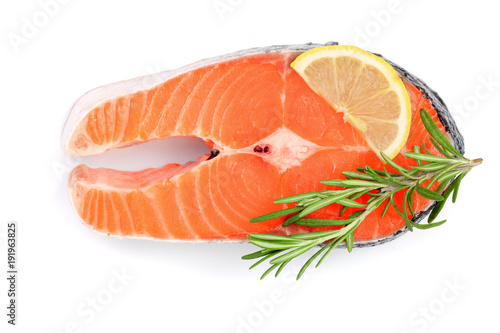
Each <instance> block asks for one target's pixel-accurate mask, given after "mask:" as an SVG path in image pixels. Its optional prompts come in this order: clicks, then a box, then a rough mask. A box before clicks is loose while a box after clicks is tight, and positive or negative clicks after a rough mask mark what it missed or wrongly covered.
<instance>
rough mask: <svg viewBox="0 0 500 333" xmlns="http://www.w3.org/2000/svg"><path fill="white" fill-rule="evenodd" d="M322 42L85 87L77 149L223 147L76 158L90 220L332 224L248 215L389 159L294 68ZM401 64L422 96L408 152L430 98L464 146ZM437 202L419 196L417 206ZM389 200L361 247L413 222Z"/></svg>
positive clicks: (155, 224) (95, 225) (67, 136)
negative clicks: (153, 163)
mask: <svg viewBox="0 0 500 333" xmlns="http://www.w3.org/2000/svg"><path fill="white" fill-rule="evenodd" d="M317 46H321V45H315V44H306V45H295V46H274V47H268V48H259V49H252V50H247V51H241V52H237V53H233V54H230V55H226V56H221V57H217V58H213V59H209V60H204V61H201V62H198V63H196V64H193V65H190V66H187V67H184V68H182V69H179V70H175V71H167V72H163V73H159V74H155V76H154V77H152V78H151V77H149V78H144V77H143V78H136V79H132V80H129V81H123V82H118V83H114V84H110V85H106V86H103V87H100V88H97V89H94V90H92V91H90V92H88V93H86V94H85V95H84V96H82V97H81V98H80V99H79V100H78V101H77V102H76V104H75V105H74V107H73V109H72V110H71V114H70V116H69V119H68V121H67V123H66V125H65V128H64V132H63V137H62V142H63V148H64V150H65V152H66V153H68V154H72V155H93V154H99V153H102V152H104V151H106V150H108V149H113V148H118V147H125V146H128V145H131V144H137V143H141V142H146V141H149V140H155V139H164V138H170V137H176V136H192V137H199V138H202V139H203V140H204V141H205V142H206V144H207V145H208V146H209V147H210V149H211V150H212V153H211V154H210V155H206V156H202V157H200V158H199V159H198V160H197V161H194V162H190V163H187V164H185V165H178V164H169V165H165V166H164V167H161V168H158V169H146V170H142V171H138V172H125V171H116V170H111V169H104V168H99V169H91V168H89V167H87V166H85V165H80V166H78V167H76V168H75V169H74V170H73V171H72V173H71V175H70V179H69V195H70V198H71V202H72V205H73V207H74V209H75V211H76V213H77V215H78V216H79V218H80V219H81V221H82V222H83V223H84V224H85V225H86V226H88V227H89V228H91V229H93V230H94V231H97V232H99V233H103V234H108V235H113V236H120V237H145V238H153V239H159V240H171V241H197V240H204V241H213V240H227V241H240V240H244V239H245V236H246V235H248V234H249V233H253V232H261V233H275V234H290V233H294V232H298V231H302V232H307V231H316V230H322V229H324V228H309V227H300V226H288V227H282V226H281V223H282V222H283V219H284V218H277V219H274V220H271V221H266V222H261V223H249V220H250V219H251V218H253V217H256V216H259V215H262V214H265V213H269V212H272V211H275V210H279V209H282V208H284V207H286V206H285V205H275V204H274V203H273V201H274V200H275V199H277V198H280V197H283V196H288V195H292V194H297V193H302V192H308V191H316V190H321V189H326V188H327V187H326V186H324V185H321V184H320V183H319V182H320V180H323V179H331V178H341V177H342V175H341V172H342V171H354V170H355V169H356V168H358V167H364V166H366V165H367V164H368V165H370V166H371V167H373V168H377V169H379V168H382V167H383V164H382V163H381V161H380V160H379V158H378V157H377V156H376V155H375V153H373V152H372V151H371V150H370V149H369V148H368V147H367V145H366V143H365V142H364V140H363V138H362V137H361V136H360V135H358V133H357V132H356V131H355V130H354V129H353V128H352V127H351V126H350V125H349V124H348V123H345V122H344V120H343V114H342V113H337V112H336V111H335V110H334V109H333V108H332V107H330V106H329V105H328V104H327V103H326V102H325V100H323V99H322V98H321V97H320V96H318V95H317V94H315V93H314V92H313V91H312V90H311V89H310V88H309V87H308V86H307V84H306V83H305V82H304V81H303V79H302V78H301V77H300V76H299V75H298V74H297V73H295V72H294V71H293V70H292V69H291V68H290V63H291V62H292V61H293V60H294V59H295V58H296V57H297V56H298V55H299V54H300V53H302V52H304V51H306V50H308V49H310V48H313V47H317ZM391 64H392V63H391ZM392 65H393V66H394V68H395V69H396V70H397V71H398V73H399V74H400V76H401V78H402V79H403V82H404V84H405V86H406V88H407V90H408V93H409V95H410V99H411V104H412V113H413V115H412V117H413V118H412V126H411V131H410V137H409V140H408V142H407V143H406V146H405V147H404V148H403V150H402V152H406V151H411V150H412V149H413V146H414V145H420V144H422V142H423V141H425V142H426V144H427V146H428V147H430V146H431V144H430V141H429V135H428V134H427V132H426V130H425V128H424V126H423V124H422V122H421V121H420V118H419V113H418V112H417V111H418V110H420V109H421V108H425V109H426V110H427V111H428V112H429V113H430V114H431V116H432V117H433V118H434V120H435V121H436V122H437V123H438V125H439V127H440V128H441V130H442V131H443V132H445V133H448V134H449V135H450V137H451V139H452V141H453V143H454V144H455V146H457V147H458V148H459V149H460V150H462V151H463V147H462V138H461V136H460V134H459V133H458V131H457V130H456V126H455V124H454V122H453V120H452V119H451V117H450V116H449V113H448V111H447V109H446V106H445V105H444V103H442V100H441V99H440V98H439V97H438V96H437V95H436V94H435V92H433V91H432V90H430V89H429V88H428V87H427V86H426V85H425V84H424V83H423V82H422V81H420V80H418V79H417V78H415V77H414V76H412V75H410V74H409V73H407V72H406V71H404V70H403V69H401V68H400V67H398V66H396V65H395V64H392ZM436 110H437V111H436ZM436 153H437V152H436ZM395 161H396V162H398V163H399V164H401V165H403V166H408V165H409V164H410V163H411V162H410V161H412V160H409V159H407V158H406V157H404V156H403V155H402V154H399V155H398V156H397V157H396V158H395ZM400 195H402V194H400ZM430 204H431V202H430V201H428V200H427V199H423V198H422V197H420V196H416V197H415V206H416V207H415V208H416V211H418V212H423V211H425V210H426V209H427V208H428V207H429V205H430ZM381 210H382V207H380V211H376V212H375V213H373V214H371V215H369V216H368V218H366V220H365V221H364V222H363V223H362V224H361V225H360V227H358V229H356V231H355V233H354V238H355V242H356V244H357V245H358V246H362V245H371V244H376V243H380V242H381V241H385V240H388V239H392V238H394V237H395V236H396V235H398V234H401V233H402V231H404V230H405V222H404V221H403V220H402V219H401V218H400V217H399V215H398V214H397V213H396V212H395V211H394V210H393V209H392V208H391V209H389V211H388V213H387V215H386V216H385V217H384V218H381ZM338 213H339V207H338V205H332V206H330V207H325V208H324V209H322V210H320V211H318V212H315V213H314V216H312V217H319V218H336V217H338ZM420 217H421V216H420Z"/></svg>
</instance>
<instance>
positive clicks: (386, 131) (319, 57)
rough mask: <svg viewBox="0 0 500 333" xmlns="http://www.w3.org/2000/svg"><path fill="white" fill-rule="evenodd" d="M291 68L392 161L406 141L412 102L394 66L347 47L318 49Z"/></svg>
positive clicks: (371, 145)
mask: <svg viewBox="0 0 500 333" xmlns="http://www.w3.org/2000/svg"><path fill="white" fill-rule="evenodd" d="M291 67H292V68H293V69H294V70H295V71H296V72H297V73H298V74H299V75H300V76H301V77H302V78H303V79H304V80H305V81H306V82H307V84H308V85H309V87H311V89H313V90H314V91H315V92H316V93H317V94H319V95H320V96H322V97H323V98H324V99H325V100H326V101H327V102H328V103H329V104H330V105H331V106H332V107H333V108H334V109H335V110H336V111H337V112H343V113H344V121H347V122H349V123H350V124H351V125H352V126H354V127H355V128H356V129H357V130H358V131H359V132H360V133H361V134H362V136H363V137H364V138H365V140H366V142H367V143H368V145H369V147H370V148H371V149H372V150H373V151H374V152H375V153H376V154H377V155H378V156H379V157H381V155H380V152H384V153H385V154H386V155H387V156H388V157H389V158H394V157H395V156H396V155H397V154H398V153H399V151H400V150H401V148H403V146H404V145H405V143H406V140H407V139H408V134H409V133H410V124H411V103H410V97H409V96H408V92H407V91H406V88H405V86H404V84H403V82H402V81H401V79H400V78H399V75H398V73H397V72H396V71H395V70H394V68H393V67H392V66H391V65H390V64H389V63H387V62H386V61H385V60H384V59H382V58H381V57H378V56H376V55H374V54H372V53H369V52H367V51H364V50H362V49H360V48H357V47H354V46H349V45H333V46H324V47H319V48H314V49H311V50H309V51H306V52H304V53H302V54H301V55H300V56H298V57H297V59H295V61H294V62H292V64H291Z"/></svg>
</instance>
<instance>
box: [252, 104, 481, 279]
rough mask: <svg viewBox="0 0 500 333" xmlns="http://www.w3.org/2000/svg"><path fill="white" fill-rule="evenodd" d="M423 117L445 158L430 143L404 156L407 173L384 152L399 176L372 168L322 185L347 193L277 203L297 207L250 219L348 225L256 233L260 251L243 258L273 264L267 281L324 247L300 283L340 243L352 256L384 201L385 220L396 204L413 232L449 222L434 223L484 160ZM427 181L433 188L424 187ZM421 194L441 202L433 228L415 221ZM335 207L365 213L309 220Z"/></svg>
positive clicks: (328, 192) (431, 218) (299, 196)
mask: <svg viewBox="0 0 500 333" xmlns="http://www.w3.org/2000/svg"><path fill="white" fill-rule="evenodd" d="M420 116H421V119H422V122H423V124H424V126H425V128H426V129H427V131H428V132H429V134H430V136H431V140H430V141H431V143H432V145H433V146H434V147H435V148H436V149H437V150H438V151H439V152H440V154H441V155H442V156H436V155H433V154H431V153H430V151H429V149H428V148H427V147H426V145H425V143H422V147H420V146H415V147H414V149H413V152H408V153H405V154H404V155H405V156H406V157H408V158H411V159H414V160H415V161H416V166H411V167H410V168H409V169H407V168H404V167H402V166H401V165H399V164H397V163H396V162H394V161H393V160H391V159H390V158H388V157H387V156H386V155H385V154H384V153H381V156H382V158H383V159H384V160H385V162H386V163H387V164H388V165H390V166H391V167H392V168H394V169H395V170H397V171H398V173H390V172H388V171H387V170H386V168H383V170H375V169H373V168H371V167H370V166H366V167H364V168H359V169H357V172H353V171H345V172H343V175H344V176H345V177H346V178H345V179H327V180H323V181H321V184H324V185H329V186H335V187H342V188H343V189H340V190H325V191H315V192H308V193H301V194H296V195H292V196H289V197H285V198H281V199H278V200H276V201H275V203H276V204H287V203H295V206H294V207H291V208H287V209H283V210H279V211H276V212H273V213H269V214H266V215H262V216H259V217H256V218H254V219H252V220H250V222H252V223H256V222H262V221H266V220H270V219H274V218H276V217H282V216H289V217H288V218H287V219H286V220H285V222H284V223H283V226H284V227H286V226H288V225H291V224H297V225H302V226H310V227H326V226H342V227H341V228H340V229H337V230H328V231H318V232H308V233H298V234H292V235H288V236H279V235H272V234H259V233H254V234H250V235H248V236H247V237H248V239H249V240H250V242H251V243H252V244H254V245H256V246H258V247H259V248H260V250H258V251H257V252H254V253H252V254H248V255H246V256H243V257H242V259H247V260H248V259H259V260H258V261H257V262H256V263H255V264H253V265H252V266H251V267H250V268H253V267H255V266H257V265H259V264H261V263H263V262H265V261H266V260H269V264H270V265H271V267H270V268H269V269H268V270H267V271H266V272H264V274H263V275H262V277H261V279H262V278H264V277H265V276H267V275H268V274H269V273H271V272H272V271H273V270H275V269H276V268H277V271H276V274H275V276H278V275H279V274H280V272H281V271H282V270H283V268H284V267H285V266H286V265H287V264H288V263H289V262H290V261H291V260H292V259H295V258H297V257H299V256H300V255H302V254H304V253H305V252H307V251H309V250H311V249H313V248H314V247H316V246H318V245H322V247H321V248H320V249H319V250H318V251H317V252H316V253H315V254H313V255H312V256H311V257H310V258H309V260H307V261H306V263H305V264H304V265H303V266H302V269H301V270H300V271H299V274H298V275H297V279H299V278H300V277H301V276H302V274H304V272H305V270H306V269H307V268H308V267H309V266H310V265H311V264H312V263H313V262H314V261H315V260H316V259H317V258H319V260H318V262H317V264H316V267H318V266H319V265H320V264H321V263H322V262H323V260H324V259H325V257H327V256H328V254H330V252H331V251H332V250H333V249H334V248H336V247H337V246H338V245H339V244H340V243H342V242H346V247H347V250H348V251H349V252H351V251H352V247H353V243H354V237H353V235H354V230H356V228H357V227H358V226H359V225H360V224H361V222H363V220H364V219H365V218H366V217H367V216H368V215H369V214H371V213H372V212H373V211H374V210H376V209H377V208H378V207H379V206H381V205H383V204H384V203H385V206H384V210H383V213H382V217H384V216H385V214H386V212H387V210H388V209H389V206H392V207H393V208H394V209H395V210H396V212H397V213H398V214H399V215H400V216H401V217H402V218H403V220H404V221H405V223H406V226H407V228H408V229H409V230H410V231H413V228H416V229H430V228H433V227H437V226H439V225H442V224H443V223H445V222H446V220H443V221H439V222H434V220H435V219H436V217H437V216H438V214H439V213H440V212H441V210H442V209H443V206H444V204H445V203H446V201H447V199H448V198H449V197H450V196H452V201H453V202H455V200H456V198H457V194H458V189H459V186H460V183H461V182H462V179H463V178H464V177H465V176H466V175H467V173H468V172H469V171H470V170H471V169H472V168H474V167H475V166H477V165H479V164H481V163H482V159H475V160H469V159H467V158H465V157H463V156H462V155H461V154H460V152H459V151H457V150H456V149H455V147H453V145H452V144H451V143H450V142H449V141H448V139H447V138H446V137H445V136H444V135H443V133H441V131H440V130H439V128H438V127H437V125H436V123H435V122H434V121H433V120H432V118H431V116H430V115H429V113H428V112H427V111H426V110H425V109H421V110H420ZM425 182H427V184H425V185H424V183H425ZM436 182H437V183H440V185H439V186H438V188H437V190H436V191H433V190H432V189H431V186H432V185H433V184H435V183H436ZM405 190H406V192H405V194H404V197H403V202H402V203H401V204H400V205H399V204H398V203H396V202H395V200H394V196H395V194H396V193H398V192H400V191H405ZM443 191H444V192H443ZM415 193H417V194H418V195H420V196H422V197H424V198H427V199H429V200H433V201H436V202H437V204H436V205H435V206H434V208H433V209H432V211H431V213H430V215H429V218H428V223H427V224H419V223H415V222H413V218H414V217H415V212H414V209H413V207H414V204H413V196H414V194H415ZM365 195H369V196H370V198H369V199H368V201H367V203H366V204H363V203H360V202H358V201H356V200H357V199H359V198H360V197H362V196H365ZM333 204H337V205H340V206H342V209H341V211H340V215H341V216H342V215H343V214H344V212H345V211H346V209H347V208H348V207H353V208H358V209H360V210H357V211H355V212H353V213H352V214H351V215H350V216H349V217H347V218H345V219H315V218H307V216H308V215H309V214H311V213H313V212H315V211H317V210H318V209H321V208H324V207H326V206H329V205H333Z"/></svg>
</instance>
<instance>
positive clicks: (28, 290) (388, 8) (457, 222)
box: [0, 0, 500, 333]
mask: <svg viewBox="0 0 500 333" xmlns="http://www.w3.org/2000/svg"><path fill="white" fill-rule="evenodd" d="M48 2H51V1H49V0H41V1H35V0H25V1H2V4H1V5H0V22H1V41H0V44H1V46H0V47H1V61H0V85H1V87H0V91H1V99H0V103H1V104H0V105H1V121H0V137H1V140H0V142H1V153H2V158H1V163H0V168H1V169H0V171H1V172H0V174H1V185H0V189H1V191H0V195H1V200H0V205H1V207H0V221H1V223H2V227H1V230H0V232H1V233H2V236H3V238H0V241H1V242H2V243H1V244H2V245H1V252H3V253H4V254H2V255H0V258H1V259H0V260H1V261H2V263H1V264H0V266H1V267H2V271H3V272H5V271H6V269H5V268H4V267H5V261H6V259H5V258H6V255H5V252H6V251H5V249H6V247H5V232H6V227H5V225H6V223H7V222H8V221H10V220H14V221H17V222H18V232H19V238H18V246H19V248H18V250H19V256H18V260H19V272H20V274H19V281H18V289H19V296H18V305H19V308H18V326H16V327H14V328H13V327H10V326H8V325H7V324H6V316H5V312H6V309H5V306H6V304H7V296H6V292H7V285H6V283H5V282H6V281H5V278H3V276H4V274H5V273H2V274H0V277H2V278H1V281H2V282H1V283H0V295H1V296H0V305H1V306H0V308H1V309H3V310H0V312H1V313H0V318H1V324H0V325H1V326H0V327H2V329H1V330H2V332H4V328H5V327H7V328H8V332H54V333H55V332H57V333H60V332H138V331H141V332H201V331H203V332H274V331H281V332H284V331H287V332H299V331H305V330H307V331H311V332H317V331H319V330H328V331H334V330H336V331H339V332H340V331H342V332H349V331H351V332H368V331H369V332H394V333H403V332H407V333H412V332H452V331H454V332H471V331H488V332H493V331H497V330H498V326H499V325H498V313H499V310H500V306H499V303H498V299H499V298H500V287H499V284H498V281H499V280H500V273H499V270H498V254H499V248H500V247H499V245H498V235H499V234H500V223H499V222H500V221H499V218H498V199H497V198H498V195H497V194H498V188H499V187H500V183H499V177H498V175H495V172H496V173H498V168H497V166H498V165H499V163H500V159H499V158H498V155H497V154H498V152H497V150H496V146H497V140H498V137H499V128H498V126H499V124H500V122H499V120H500V117H499V112H500V68H499V59H500V52H499V51H500V47H499V45H500V44H499V43H498V32H499V31H500V20H499V19H498V10H499V8H497V7H495V4H494V2H493V1H486V0H484V1H479V0H476V1H474V2H470V1H453V2H452V1H431V0H420V1H416V0H415V1H410V0H400V1H395V2H394V1H393V2H391V1H388V0H377V1H373V0H366V1H331V0H330V1H313V0H308V1H290V0H289V1H264V0H253V1H250V0H221V1H214V0H199V1H153V0H145V1H124V0H120V1H118V0H116V1H97V0H86V1H81V0H73V1H66V2H67V3H65V4H59V5H58V7H57V8H55V7H50V10H51V11H52V17H50V18H49V19H48V20H47V22H43V16H44V14H43V3H48ZM52 2H53V1H52ZM61 3H62V0H61ZM216 5H219V7H218V8H219V11H218V10H217V9H216V7H215V6H216ZM224 5H225V6H226V7H224ZM223 8H225V11H224V9H223ZM50 10H49V11H50ZM41 13H42V14H41ZM388 13H389V14H388ZM34 17H35V18H34ZM34 20H35V21H36V20H38V21H36V23H37V24H38V25H39V26H40V27H39V28H36V31H31V35H29V34H28V35H26V31H24V33H25V36H24V37H23V29H24V30H26V29H27V28H26V27H25V26H26V25H27V24H29V23H26V22H34ZM23 27H24V28H23ZM13 36H17V37H13ZM13 38H25V40H23V42H22V43H21V44H19V45H15V43H12V42H11V40H12V39H13ZM331 40H334V41H338V42H340V43H343V44H354V45H357V46H361V47H363V48H365V49H367V50H370V51H374V52H378V53H381V54H383V55H384V56H386V57H387V58H388V59H390V60H392V61H394V62H396V63H397V64H399V65H401V66H403V67H404V68H406V69H407V70H409V71H410V72H412V73H413V74H415V75H417V76H418V77H420V78H422V79H423V80H424V81H426V82H427V83H428V84H429V85H430V86H431V87H432V88H433V89H435V90H436V91H438V92H439V93H440V95H441V96H442V97H443V99H444V100H445V101H446V103H447V104H448V106H449V107H450V108H451V109H452V110H453V112H454V117H455V118H456V119H457V122H458V123H459V128H460V130H461V131H462V133H463V135H464V137H465V143H466V155H467V156H469V157H471V158H476V157H483V158H484V160H485V163H484V164H483V165H482V166H480V167H479V168H477V169H476V170H474V171H473V172H472V173H470V174H469V175H468V176H467V178H466V179H465V180H464V182H463V187H462V189H461V193H460V194H459V198H458V202H457V203H456V204H455V205H451V204H449V205H448V206H447V207H446V208H445V209H444V211H443V213H442V216H443V217H445V218H447V219H448V223H446V224H445V225H444V226H442V227H439V228H437V229H432V230H430V231H417V232H414V233H412V234H406V235H405V236H403V237H401V238H399V239H397V240H395V241H393V242H391V243H388V244H386V245H383V246H379V247H375V248H369V249H355V250H354V251H353V253H351V254H347V253H346V252H345V251H342V250H338V251H335V252H334V253H333V254H332V255H331V256H330V258H329V259H328V260H327V261H326V262H325V263H324V264H323V265H322V267H320V268H319V269H317V270H311V271H310V273H309V275H308V276H306V278H305V279H304V280H301V281H300V282H299V283H298V284H297V283H295V282H293V278H292V273H293V274H295V273H296V271H297V268H298V266H297V267H295V268H293V267H291V269H290V268H287V269H288V272H289V274H288V275H287V274H285V275H284V277H283V278H281V279H274V278H270V277H268V278H267V279H265V280H263V281H259V279H258V278H259V276H260V274H261V273H262V268H261V269H260V270H259V269H257V270H255V271H253V270H252V271H248V266H249V263H248V262H244V261H242V260H240V257H241V256H242V255H244V254H247V253H249V252H252V251H253V250H254V247H253V246H251V245H248V244H246V245H242V244H168V243H161V242H154V241H146V240H119V239H115V238H111V237H103V236H99V235H97V234H94V233H92V232H91V231H89V230H88V229H87V228H85V227H84V226H83V225H82V224H80V222H78V220H77V218H76V216H75V214H74V212H73V210H72V208H71V206H70V204H69V201H68V197H67V194H66V182H67V177H68V174H69V170H70V169H71V168H73V167H74V166H75V165H76V164H78V163H86V164H89V165H90V166H93V167H97V166H107V167H112V168H121V169H127V170H137V169H142V168H145V167H153V166H154V167H158V166H161V165H163V164H165V163H169V162H178V163H184V162H186V161H188V160H191V159H193V158H195V157H197V156H199V155H201V154H203V153H205V152H206V148H204V146H203V145H202V144H200V142H196V141H194V142H193V141H192V140H184V139H180V140H179V139H176V140H173V141H169V142H168V143H165V142H155V143H153V144H146V146H139V147H133V148H130V149H127V150H121V151H116V152H109V153H106V154H105V156H99V157H97V158H96V157H89V158H84V159H76V160H75V159H71V158H68V157H67V156H65V155H64V154H63V152H62V150H61V149H60V133H61V131H62V127H63V124H64V121H65V119H66V117H67V115H68V112H69V109H70V108H71V106H72V104H73V103H74V102H75V100H76V99H77V98H78V97H79V96H80V95H82V94H83V93H84V92H86V91H87V90H89V89H92V88H94V87H97V86H99V85H102V84H106V83H111V82H114V81H118V80H123V79H128V78H132V77H136V76H140V75H146V74H150V73H153V72H157V71H160V70H166V69H173V68H176V67H180V66H183V65H186V64H189V63H191V62H194V61H196V60H199V59H202V58H207V57H212V56H216V55H219V54H224V53H228V52H232V51H236V50H240V49H245V48H249V47H255V46H267V45H272V44H287V43H288V44H289V43H305V42H311V41H312V42H321V43H323V42H327V41H331ZM487 80H491V81H493V82H494V84H493V85H491V86H489V85H485V83H484V81H487ZM488 89H490V90H488ZM478 92H479V95H477V94H478ZM481 93H482V94H481ZM190 146H192V148H188V147H190ZM132 156H133V157H132ZM495 189H496V190H497V191H496V192H494V190H495ZM123 271H125V273H126V274H127V275H128V276H130V277H133V279H131V280H127V282H125V283H123V284H120V283H119V282H117V281H115V278H114V274H121V273H122V272H123ZM110 283H111V287H114V288H113V290H114V291H115V293H113V294H111V292H110V291H109V288H110V287H109V285H110ZM453 284H455V285H458V287H454V288H455V289H453V290H452V289H450V287H449V286H450V285H453ZM121 287H123V288H121ZM116 288H119V289H120V291H116V290H115V289H116ZM110 295H112V296H111V299H108V298H106V296H110ZM278 296H279V297H278ZM95 297H100V299H101V301H105V303H106V304H104V305H102V307H99V310H100V311H96V310H91V309H92V308H91V307H90V306H89V303H88V302H91V299H92V298H95ZM425 309H428V310H425ZM423 311H428V313H429V315H428V316H427V317H425V315H424V314H423V313H424V312H423Z"/></svg>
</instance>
